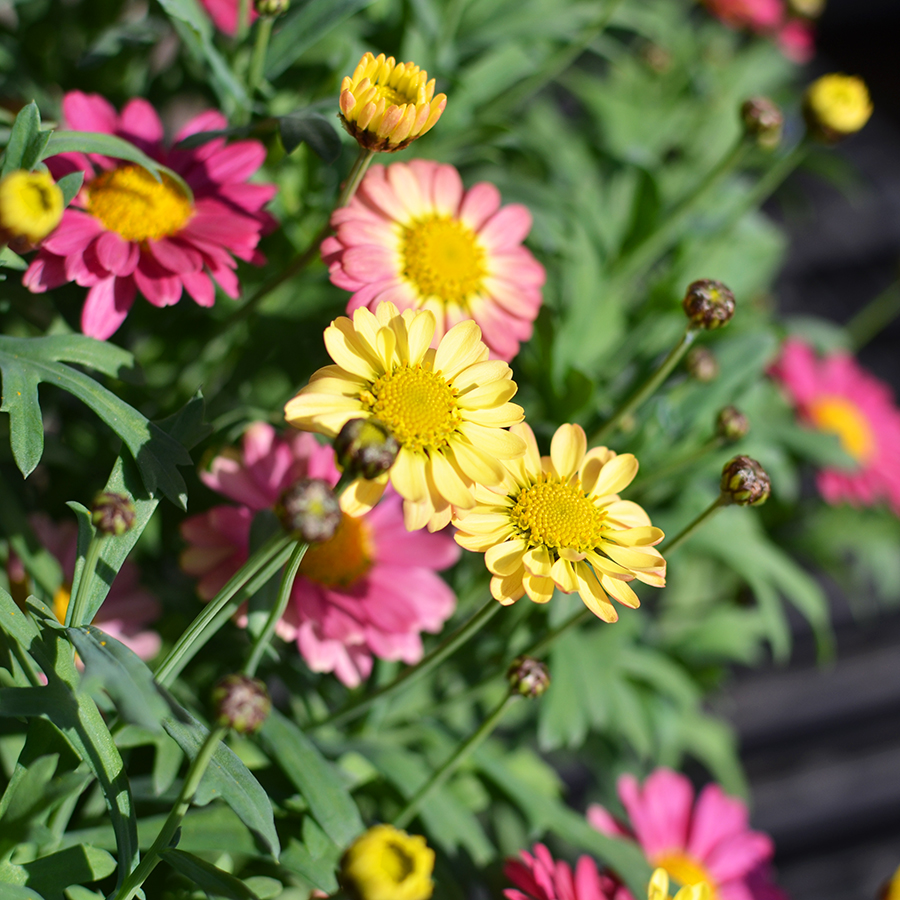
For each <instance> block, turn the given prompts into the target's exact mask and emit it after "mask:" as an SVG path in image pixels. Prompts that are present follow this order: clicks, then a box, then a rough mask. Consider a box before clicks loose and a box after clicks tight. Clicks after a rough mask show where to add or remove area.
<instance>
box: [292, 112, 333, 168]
mask: <svg viewBox="0 0 900 900" xmlns="http://www.w3.org/2000/svg"><path fill="white" fill-rule="evenodd" d="M278 131H279V134H280V135H281V143H282V144H283V145H284V152H285V153H293V151H294V150H296V149H297V147H299V146H300V144H302V143H306V144H309V146H310V149H311V150H312V151H313V152H314V153H315V154H316V155H317V156H319V157H320V158H321V159H322V160H324V161H325V162H326V163H328V164H329V165H331V164H332V163H333V162H335V161H336V160H337V158H338V157H339V156H340V155H341V138H340V135H339V134H338V132H337V129H336V128H335V127H334V125H333V124H332V123H331V122H330V121H329V120H328V119H326V118H325V116H323V115H321V114H320V113H317V112H312V111H310V110H300V111H298V112H294V113H291V114H290V115H289V116H282V118H280V119H279V120H278Z"/></svg>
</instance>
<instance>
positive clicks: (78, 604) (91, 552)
mask: <svg viewBox="0 0 900 900" xmlns="http://www.w3.org/2000/svg"><path fill="white" fill-rule="evenodd" d="M105 540H106V535H105V534H101V533H100V532H95V533H94V535H93V536H92V537H91V542H90V544H89V545H88V549H87V555H86V557H85V560H84V568H83V569H82V570H81V578H80V579H79V581H78V592H77V593H76V594H75V597H74V599H73V600H72V602H71V603H70V604H69V608H68V609H67V610H66V625H67V626H71V627H73V628H77V627H78V626H79V625H84V624H86V623H85V621H84V616H85V612H86V607H87V602H88V595H89V594H90V590H91V582H92V581H93V580H94V573H95V572H96V571H97V563H98V562H99V561H100V551H101V550H102V549H103V542H104V541H105Z"/></svg>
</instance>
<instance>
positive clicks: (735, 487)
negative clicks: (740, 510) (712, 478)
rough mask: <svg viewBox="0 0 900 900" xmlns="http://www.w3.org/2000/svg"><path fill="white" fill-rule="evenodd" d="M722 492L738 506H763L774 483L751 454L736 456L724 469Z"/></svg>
mask: <svg viewBox="0 0 900 900" xmlns="http://www.w3.org/2000/svg"><path fill="white" fill-rule="evenodd" d="M721 489H722V494H723V495H725V496H726V497H728V499H729V501H730V502H731V503H736V504H737V505H738V506H761V505H762V504H763V503H765V502H766V500H768V499H769V494H770V493H771V491H772V485H771V482H770V481H769V476H768V475H767V474H766V470H765V469H764V468H763V467H762V466H761V465H760V464H759V463H758V462H757V461H756V460H755V459H751V458H750V457H749V456H735V457H734V459H732V460H730V461H729V462H727V463H726V464H725V468H723V469H722V483H721Z"/></svg>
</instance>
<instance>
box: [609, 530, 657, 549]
mask: <svg viewBox="0 0 900 900" xmlns="http://www.w3.org/2000/svg"><path fill="white" fill-rule="evenodd" d="M664 537H665V534H664V533H663V532H662V530H661V529H659V528H655V527H654V526H653V525H642V526H640V528H627V529H625V530H623V531H617V532H616V533H615V535H614V536H613V539H614V540H615V542H616V543H617V544H621V545H622V546H624V547H637V546H641V547H644V546H652V545H653V544H658V543H659V542H660V541H661V540H662V539H663V538H664Z"/></svg>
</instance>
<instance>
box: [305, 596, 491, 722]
mask: <svg viewBox="0 0 900 900" xmlns="http://www.w3.org/2000/svg"><path fill="white" fill-rule="evenodd" d="M498 609H500V604H499V603H498V602H497V601H496V600H494V599H493V598H491V599H490V600H488V602H487V603H485V605H484V606H482V607H481V609H479V610H478V612H476V613H475V614H474V615H473V616H472V618H470V619H469V621H468V622H465V623H464V624H463V625H461V626H460V627H459V628H457V630H456V631H454V632H453V634H451V635H449V636H448V637H446V638H445V639H444V640H443V641H441V643H440V644H438V646H437V647H435V648H434V650H432V651H431V653H429V654H428V655H427V656H424V657H423V658H422V659H421V660H419V662H418V663H416V665H414V666H411V667H410V668H408V669H406V670H405V671H403V672H401V673H400V675H398V676H397V677H396V678H395V679H394V680H393V681H392V682H390V683H389V684H386V685H384V687H381V688H379V689H378V690H376V691H373V692H372V693H371V694H368V695H366V696H365V697H361V698H360V699H359V700H357V701H356V702H355V703H351V704H350V705H349V706H348V707H346V708H345V709H343V710H341V711H340V712H337V713H334V714H333V715H330V716H328V717H326V718H324V719H321V720H320V721H318V722H315V723H313V725H312V727H313V728H321V727H322V726H323V725H343V724H344V723H345V722H349V721H351V720H353V719H355V718H357V717H358V716H360V715H362V714H363V713H364V712H365V711H366V710H367V709H368V708H369V707H370V706H372V704H373V703H375V701H376V700H382V699H383V698H385V697H388V696H390V695H391V694H393V693H394V692H396V691H398V690H399V689H400V688H402V687H403V686H404V685H405V684H412V683H413V682H415V681H418V679H420V678H421V677H422V676H423V675H427V674H428V673H429V672H430V671H431V670H432V669H433V668H434V667H435V666H437V665H438V664H439V663H441V662H443V661H444V660H445V659H446V658H447V657H448V656H450V654H452V653H454V652H455V651H456V650H458V649H459V648H460V647H461V646H462V645H463V644H464V643H466V641H468V640H469V638H470V637H472V635H473V634H475V632H477V631H478V630H479V629H481V628H482V627H483V626H484V625H485V624H487V622H488V621H490V619H491V617H492V616H493V615H494V614H495V613H496V612H497V610H498Z"/></svg>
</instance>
